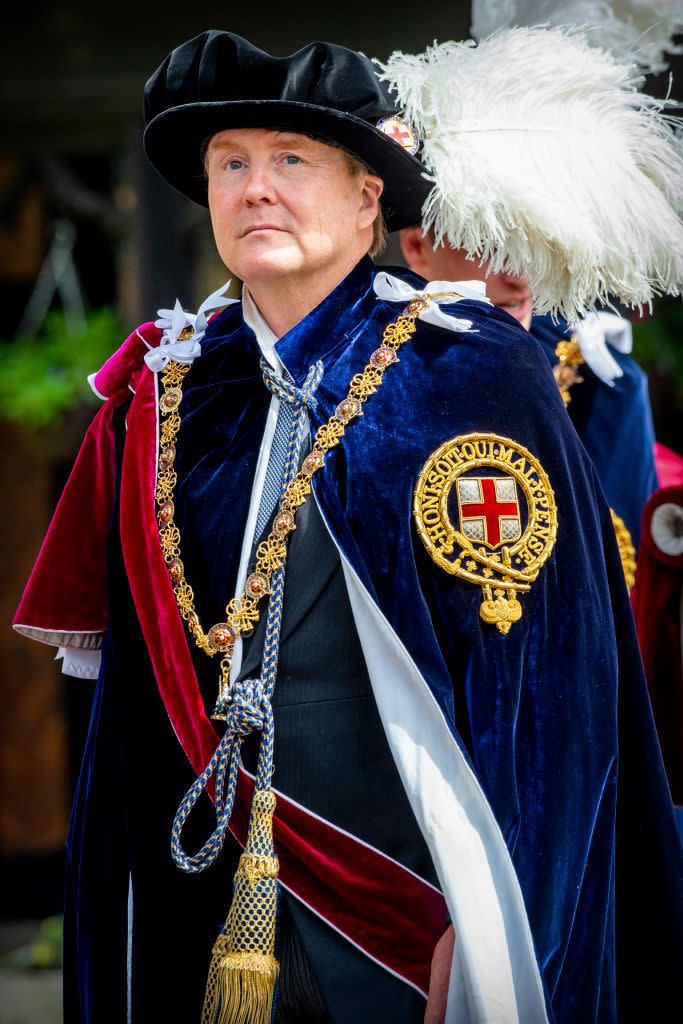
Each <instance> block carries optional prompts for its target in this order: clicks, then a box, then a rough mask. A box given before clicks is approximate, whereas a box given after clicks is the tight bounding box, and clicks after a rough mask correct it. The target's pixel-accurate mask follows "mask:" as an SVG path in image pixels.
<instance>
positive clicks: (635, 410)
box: [531, 316, 658, 547]
mask: <svg viewBox="0 0 683 1024" xmlns="http://www.w3.org/2000/svg"><path fill="white" fill-rule="evenodd" d="M531 334H532V335H533V336H534V338H536V339H537V340H538V341H539V342H540V343H541V345H542V347H543V350H544V352H545V353H546V355H547V356H548V359H549V360H550V363H551V365H553V366H554V365H555V363H556V362H557V356H556V355H555V348H556V347H557V343H558V342H559V341H561V340H563V339H566V338H569V337H571V330H570V329H569V326H568V324H567V323H566V321H564V320H559V321H558V322H557V323H554V322H553V319H552V317H550V316H535V317H534V318H533V320H532V321H531ZM610 354H611V355H612V357H613V358H614V359H615V360H616V362H617V363H618V364H619V367H620V368H621V370H622V373H623V376H622V377H618V378H617V379H616V380H615V381H614V386H613V387H610V386H609V384H605V382H604V381H602V380H600V378H599V377H598V376H596V374H595V373H593V371H592V370H591V368H590V366H588V365H586V364H585V363H584V364H583V365H582V366H581V368H580V371H579V373H580V376H581V378H582V380H581V383H576V384H574V385H573V386H572V388H571V390H570V395H571V402H570V403H569V405H568V406H567V411H568V412H569V417H570V419H571V421H572V423H573V424H574V426H575V428H576V431H577V433H578V435H579V437H580V438H581V440H582V441H583V444H584V447H585V449H586V451H587V452H588V454H589V455H590V457H591V459H592V460H593V465H594V466H595V468H596V470H597V472H598V477H599V479H600V483H601V484H602V489H603V490H604V492H605V497H606V498H607V502H608V504H609V505H610V507H611V508H613V509H614V511H615V512H616V513H617V515H619V516H621V518H622V519H623V520H624V522H625V523H626V526H627V527H628V529H629V532H630V534H631V536H632V538H633V542H634V544H635V545H636V547H637V546H638V543H639V541H640V517H641V515H642V512H643V506H644V505H645V502H646V501H647V499H648V498H649V497H650V495H651V494H652V493H653V492H654V491H656V489H657V487H658V482H657V470H656V468H655V457H654V443H655V433H654V425H653V423H652V409H651V408H650V398H649V395H648V390H647V377H646V375H645V373H644V372H643V371H642V370H641V368H640V367H639V366H638V364H637V363H636V362H635V360H634V359H632V358H631V356H629V355H625V354H624V353H623V352H618V351H617V350H616V349H614V348H611V347H610Z"/></svg>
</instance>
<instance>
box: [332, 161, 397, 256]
mask: <svg viewBox="0 0 683 1024" xmlns="http://www.w3.org/2000/svg"><path fill="white" fill-rule="evenodd" d="M343 153H344V156H345V157H346V165H347V167H348V169H349V171H350V173H351V177H352V178H358V177H359V176H360V175H361V174H370V173H372V172H371V171H370V170H369V168H367V167H366V166H365V164H364V163H362V162H361V161H360V160H359V159H358V157H356V156H354V155H353V153H349V151H348V149H344V150H343ZM388 234H389V233H388V231H387V224H386V221H385V219H384V213H383V211H382V207H381V206H378V207H377V216H376V217H375V220H374V223H373V225H372V244H371V245H370V248H369V250H368V255H369V256H370V257H371V258H372V259H374V258H375V257H376V256H380V255H381V254H382V252H383V251H384V247H385V246H386V244H387V237H388Z"/></svg>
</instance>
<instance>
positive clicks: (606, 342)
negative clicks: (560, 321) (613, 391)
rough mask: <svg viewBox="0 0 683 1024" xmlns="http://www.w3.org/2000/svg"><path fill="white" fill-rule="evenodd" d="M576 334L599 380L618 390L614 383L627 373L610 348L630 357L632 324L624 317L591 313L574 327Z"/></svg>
mask: <svg viewBox="0 0 683 1024" xmlns="http://www.w3.org/2000/svg"><path fill="white" fill-rule="evenodd" d="M571 329H572V332H573V334H574V335H575V337H576V338H577V340H578V343H579V348H580V350H581V355H582V356H583V358H584V360H585V362H586V364H587V365H588V366H589V367H590V368H591V370H592V371H593V373H594V374H595V376H596V377H599V378H600V380H601V381H603V383H604V384H608V385H609V387H611V388H613V387H614V381H615V380H616V379H617V378H618V377H623V375H624V371H623V370H622V368H621V367H620V366H619V363H618V362H617V361H616V359H615V358H614V356H613V355H612V354H611V353H610V351H609V348H610V346H611V347H612V348H613V349H616V351H617V352H621V353H622V354H623V355H628V354H629V353H630V351H631V349H632V348H633V331H632V328H631V324H630V322H629V321H628V320H625V319H624V318H623V316H617V314H616V313H607V312H603V311H600V312H599V313H588V314H587V316H585V317H584V318H583V319H582V320H579V322H578V323H576V324H573V325H572V328H571Z"/></svg>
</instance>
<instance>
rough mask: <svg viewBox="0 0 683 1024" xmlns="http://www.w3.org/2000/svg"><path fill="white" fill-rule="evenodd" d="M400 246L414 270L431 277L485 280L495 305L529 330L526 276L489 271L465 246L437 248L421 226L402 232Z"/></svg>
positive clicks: (429, 279) (447, 279) (530, 297)
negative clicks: (472, 258) (491, 272)
mask: <svg viewBox="0 0 683 1024" xmlns="http://www.w3.org/2000/svg"><path fill="white" fill-rule="evenodd" d="M401 248H402V250H403V255H404V256H405V259H406V262H407V263H408V265H409V267H410V268H411V270H414V271H415V273H416V274H419V275H420V276H421V277H424V278H426V279H427V280H428V281H485V282H486V294H487V295H488V297H489V299H490V300H491V302H492V303H493V304H494V306H500V307H501V309H504V310H505V311H506V313H509V314H510V315H511V316H513V317H514V318H515V320H519V322H520V323H521V324H522V326H523V327H526V329H527V330H529V327H530V326H531V315H532V309H531V307H532V301H533V300H532V295H531V289H530V288H529V282H528V280H527V279H526V278H525V277H515V276H513V275H512V274H504V273H498V274H488V273H487V267H486V264H484V265H483V266H480V265H479V260H476V259H474V260H471V259H468V257H467V254H466V253H465V252H463V250H462V249H451V247H450V246H449V245H440V246H437V247H436V248H435V247H434V240H433V238H432V237H431V235H424V234H423V233H422V231H420V229H419V228H406V229H405V230H404V231H402V232H401Z"/></svg>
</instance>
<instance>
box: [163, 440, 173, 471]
mask: <svg viewBox="0 0 683 1024" xmlns="http://www.w3.org/2000/svg"><path fill="white" fill-rule="evenodd" d="M174 461H175V445H174V444H165V445H164V447H163V448H162V449H161V453H160V455H159V466H160V468H161V469H162V470H165V469H170V468H171V466H172V465H173V463H174Z"/></svg>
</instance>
